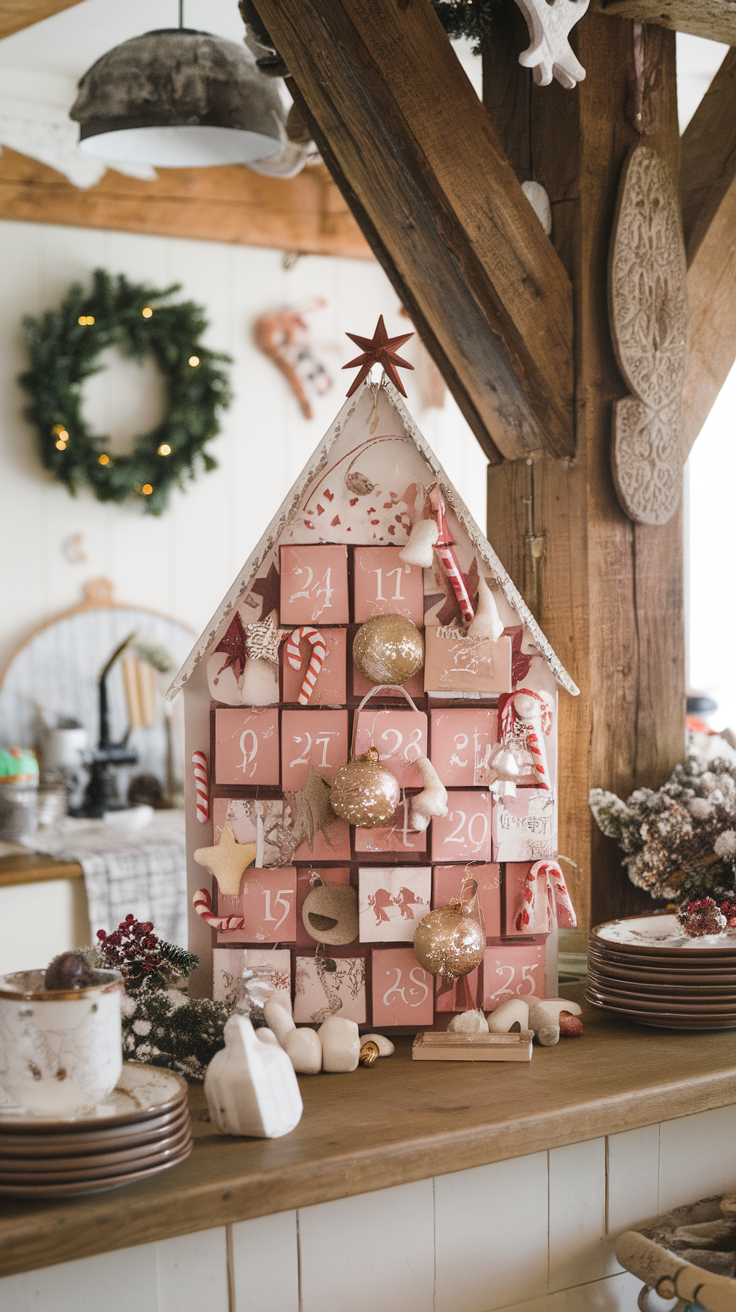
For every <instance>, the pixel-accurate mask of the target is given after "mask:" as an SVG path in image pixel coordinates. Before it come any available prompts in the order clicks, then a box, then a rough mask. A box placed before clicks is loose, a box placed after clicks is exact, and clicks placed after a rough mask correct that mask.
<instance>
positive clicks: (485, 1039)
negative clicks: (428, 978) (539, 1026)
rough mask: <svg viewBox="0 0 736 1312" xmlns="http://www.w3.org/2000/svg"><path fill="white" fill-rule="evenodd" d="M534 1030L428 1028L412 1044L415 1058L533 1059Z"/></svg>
mask: <svg viewBox="0 0 736 1312" xmlns="http://www.w3.org/2000/svg"><path fill="white" fill-rule="evenodd" d="M533 1038H534V1034H533V1031H532V1030H522V1031H521V1033H517V1034H449V1033H448V1032H447V1031H443V1030H425V1032H424V1034H417V1036H416V1038H415V1040H414V1043H413V1045H412V1050H411V1055H412V1060H413V1061H531V1059H532V1039H533Z"/></svg>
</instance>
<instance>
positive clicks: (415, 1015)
mask: <svg viewBox="0 0 736 1312" xmlns="http://www.w3.org/2000/svg"><path fill="white" fill-rule="evenodd" d="M371 966H372V973H373V988H372V998H373V1016H372V1019H371V1024H372V1025H373V1026H374V1028H375V1029H381V1027H382V1026H384V1025H386V1026H389V1025H420V1026H421V1025H431V1024H432V1022H433V1020H434V980H433V978H432V976H431V975H430V974H429V972H428V971H426V970H425V969H424V967H423V966H420V965H419V962H418V961H417V959H416V957H415V956H414V949H413V948H374V949H373V952H372V956H371Z"/></svg>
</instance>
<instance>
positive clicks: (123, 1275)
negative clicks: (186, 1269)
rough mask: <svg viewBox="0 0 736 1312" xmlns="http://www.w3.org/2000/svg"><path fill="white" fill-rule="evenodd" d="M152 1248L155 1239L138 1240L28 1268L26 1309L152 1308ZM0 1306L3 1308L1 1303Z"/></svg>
mask: <svg viewBox="0 0 736 1312" xmlns="http://www.w3.org/2000/svg"><path fill="white" fill-rule="evenodd" d="M157 1248H158V1245H157V1244H139V1245H138V1246H137V1247H135V1248H121V1249H119V1251H118V1252H116V1253H98V1254H96V1255H95V1256H94V1257H81V1258H79V1260H78V1261H76V1262H62V1263H60V1264H59V1265H58V1266H48V1267H45V1268H44V1269H43V1270H41V1271H29V1272H28V1275H27V1277H26V1279H27V1281H28V1288H27V1299H28V1310H29V1312H31V1309H32V1312H100V1309H101V1308H104V1312H131V1308H134V1309H135V1312H158V1309H159V1300H158V1269H157V1260H156V1258H157V1254H156V1250H157ZM1 1288H2V1286H0V1289H1ZM0 1307H2V1312H5V1306H4V1304H0ZM11 1307H12V1304H11ZM20 1307H21V1308H23V1304H22V1303H21V1304H20ZM23 1312H25V1309H23ZM213 1312H214V1310H213Z"/></svg>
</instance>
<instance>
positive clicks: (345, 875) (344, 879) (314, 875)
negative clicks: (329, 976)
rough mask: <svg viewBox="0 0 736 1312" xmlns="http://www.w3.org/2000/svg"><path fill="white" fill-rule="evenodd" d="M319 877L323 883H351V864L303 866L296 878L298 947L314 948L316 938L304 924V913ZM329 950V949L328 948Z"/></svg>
mask: <svg viewBox="0 0 736 1312" xmlns="http://www.w3.org/2000/svg"><path fill="white" fill-rule="evenodd" d="M317 879H319V880H320V881H321V882H322V883H323V884H349V883H350V866H301V867H300V868H299V870H298V872H297V878H296V945H297V947H298V948H313V947H314V946H315V939H313V938H312V935H311V934H310V933H309V930H308V929H307V927H306V925H305V924H304V917H303V915H302V911H303V907H304V903H305V902H306V900H307V895H308V894H309V893H311V891H312V889H313V888H314V886H315V881H316V880H317ZM328 951H329V949H328Z"/></svg>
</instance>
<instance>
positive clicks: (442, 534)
mask: <svg viewBox="0 0 736 1312" xmlns="http://www.w3.org/2000/svg"><path fill="white" fill-rule="evenodd" d="M429 509H430V514H431V516H432V518H433V519H434V520H435V522H436V524H437V532H438V537H437V541H436V542H435V544H434V549H435V551H436V552H437V555H438V556H439V558H440V560H441V561H442V564H443V566H444V569H445V573H446V575H447V577H448V579H449V581H450V587H451V588H452V590H453V592H454V593H455V596H456V598H457V603H458V606H459V607H460V614H461V615H462V617H463V620H464V621H465V623H466V624H470V621H471V620H472V619H473V618H474V616H475V611H474V610H473V603H472V601H471V599H470V593H469V592H468V586H467V584H466V582H465V578H464V576H463V572H462V570H461V569H460V566H459V565H458V563H457V557H456V555H455V552H454V551H453V549H452V548H453V545H454V541H455V540H454V538H453V537H452V536H451V534H450V530H449V528H448V527H447V520H446V519H445V503H444V501H443V500H442V497H441V496H440V491H439V488H436V487H433V488H432V491H431V492H430V494H429Z"/></svg>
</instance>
